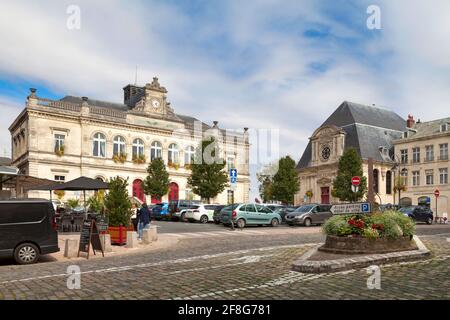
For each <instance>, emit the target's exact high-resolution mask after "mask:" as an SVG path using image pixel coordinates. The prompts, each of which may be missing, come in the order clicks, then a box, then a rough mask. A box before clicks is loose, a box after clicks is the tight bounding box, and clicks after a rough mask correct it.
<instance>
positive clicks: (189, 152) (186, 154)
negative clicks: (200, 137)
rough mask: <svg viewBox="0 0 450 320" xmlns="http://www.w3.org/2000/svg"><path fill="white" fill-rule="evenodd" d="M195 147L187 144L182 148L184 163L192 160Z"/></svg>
mask: <svg viewBox="0 0 450 320" xmlns="http://www.w3.org/2000/svg"><path fill="white" fill-rule="evenodd" d="M194 156H195V148H194V147H193V146H188V147H186V149H185V150H184V164H192V163H193V162H194Z"/></svg>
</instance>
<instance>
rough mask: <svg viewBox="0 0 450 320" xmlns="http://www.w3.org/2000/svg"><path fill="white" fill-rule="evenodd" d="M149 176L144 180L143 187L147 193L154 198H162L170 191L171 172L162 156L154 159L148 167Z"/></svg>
mask: <svg viewBox="0 0 450 320" xmlns="http://www.w3.org/2000/svg"><path fill="white" fill-rule="evenodd" d="M147 173H148V175H147V178H146V179H145V180H144V182H142V188H143V189H144V192H145V193H146V194H149V195H150V196H152V197H153V198H156V199H161V198H162V197H163V196H164V195H166V194H167V192H169V182H170V181H169V173H168V172H167V170H166V166H165V164H164V161H163V160H162V159H160V158H157V159H154V160H152V162H151V163H150V164H149V165H148V168H147Z"/></svg>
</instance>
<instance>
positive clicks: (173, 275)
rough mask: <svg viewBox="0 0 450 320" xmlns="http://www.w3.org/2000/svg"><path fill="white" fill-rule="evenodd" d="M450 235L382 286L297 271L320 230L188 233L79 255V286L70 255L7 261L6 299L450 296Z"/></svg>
mask: <svg viewBox="0 0 450 320" xmlns="http://www.w3.org/2000/svg"><path fill="white" fill-rule="evenodd" d="M447 237H448V235H447V236H445V235H442V236H427V237H424V238H422V240H423V242H424V243H425V244H426V245H427V246H428V248H429V249H431V251H432V253H433V255H432V258H431V259H429V260H427V261H421V262H414V263H404V264H393V265H387V266H382V267H381V290H369V289H367V286H366V281H367V277H368V276H369V275H368V274H367V271H366V270H365V269H363V270H357V271H347V272H342V273H335V274H322V275H311V274H308V275H307V274H301V273H297V272H292V271H291V270H290V267H291V264H292V262H293V261H294V260H295V259H297V258H298V257H299V256H300V255H302V254H303V253H304V252H305V251H306V250H307V249H308V248H310V247H311V245H312V244H314V243H317V242H320V241H323V236H322V235H320V234H306V235H305V234H304V235H271V236H267V235H264V236H258V235H252V236H240V237H233V238H229V239H228V238H226V239H224V238H217V237H211V238H200V239H185V240H182V241H181V242H180V243H179V245H178V246H176V248H172V249H168V250H164V251H156V252H149V253H146V254H131V255H127V256H123V257H110V258H105V259H97V260H95V261H77V263H79V265H80V267H81V271H82V275H81V284H82V287H81V289H80V290H69V289H67V287H66V281H67V275H66V274H65V269H66V268H67V266H68V265H69V264H70V263H62V262H58V263H44V264H39V265H35V266H3V267H0V299H180V298H181V299H442V298H443V299H450V293H449V292H450V283H449V278H448V272H449V270H450V260H449V258H450V242H448V241H446V238H447ZM270 247H272V248H270ZM255 257H256V258H255ZM44 277H45V278H44Z"/></svg>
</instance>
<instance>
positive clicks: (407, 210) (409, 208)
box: [398, 207, 414, 213]
mask: <svg viewBox="0 0 450 320" xmlns="http://www.w3.org/2000/svg"><path fill="white" fill-rule="evenodd" d="M413 210H414V207H403V208H400V209H399V210H398V211H400V212H403V213H408V212H412V211H413Z"/></svg>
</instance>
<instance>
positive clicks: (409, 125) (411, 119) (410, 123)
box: [406, 115, 416, 128]
mask: <svg viewBox="0 0 450 320" xmlns="http://www.w3.org/2000/svg"><path fill="white" fill-rule="evenodd" d="M415 124H416V121H415V120H414V117H413V116H412V115H408V120H406V127H407V128H412V127H413V126H414V125H415Z"/></svg>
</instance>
